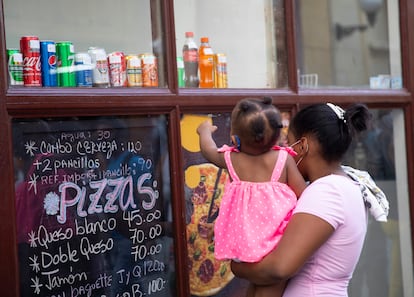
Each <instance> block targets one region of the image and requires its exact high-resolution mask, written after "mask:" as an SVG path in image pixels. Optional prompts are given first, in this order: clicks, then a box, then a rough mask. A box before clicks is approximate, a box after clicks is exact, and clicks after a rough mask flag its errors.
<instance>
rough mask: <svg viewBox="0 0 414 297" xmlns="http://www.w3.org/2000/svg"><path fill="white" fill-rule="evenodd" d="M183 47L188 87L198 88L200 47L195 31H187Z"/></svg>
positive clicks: (186, 85) (186, 84)
mask: <svg viewBox="0 0 414 297" xmlns="http://www.w3.org/2000/svg"><path fill="white" fill-rule="evenodd" d="M185 38H186V39H185V43H184V47H183V60H184V76H185V77H184V81H185V87H186V88H198V83H199V80H198V47H197V44H196V43H195V41H194V33H193V32H185Z"/></svg>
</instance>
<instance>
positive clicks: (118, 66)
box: [108, 52, 127, 87]
mask: <svg viewBox="0 0 414 297" xmlns="http://www.w3.org/2000/svg"><path fill="white" fill-rule="evenodd" d="M108 65H109V80H110V83H111V86H112V87H126V86H127V72H126V61H125V55H124V53H123V52H112V53H109V54H108Z"/></svg>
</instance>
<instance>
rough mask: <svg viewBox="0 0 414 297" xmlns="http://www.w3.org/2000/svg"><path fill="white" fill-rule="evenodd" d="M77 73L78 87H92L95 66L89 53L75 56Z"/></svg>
mask: <svg viewBox="0 0 414 297" xmlns="http://www.w3.org/2000/svg"><path fill="white" fill-rule="evenodd" d="M75 73H76V86H77V87H92V84H93V65H92V59H91V56H90V55H89V54H88V53H86V52H85V53H76V54H75Z"/></svg>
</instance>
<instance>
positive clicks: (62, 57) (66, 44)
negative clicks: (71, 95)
mask: <svg viewBox="0 0 414 297" xmlns="http://www.w3.org/2000/svg"><path fill="white" fill-rule="evenodd" d="M56 58H57V82H58V86H59V87H76V72H75V48H74V46H73V44H72V42H70V41H62V42H57V43H56Z"/></svg>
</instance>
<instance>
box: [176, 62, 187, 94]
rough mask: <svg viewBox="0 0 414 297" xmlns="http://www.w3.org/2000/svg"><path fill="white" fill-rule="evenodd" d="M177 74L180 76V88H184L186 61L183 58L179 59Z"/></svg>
mask: <svg viewBox="0 0 414 297" xmlns="http://www.w3.org/2000/svg"><path fill="white" fill-rule="evenodd" d="M177 74H178V87H179V88H184V87H185V81H184V60H183V57H177Z"/></svg>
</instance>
